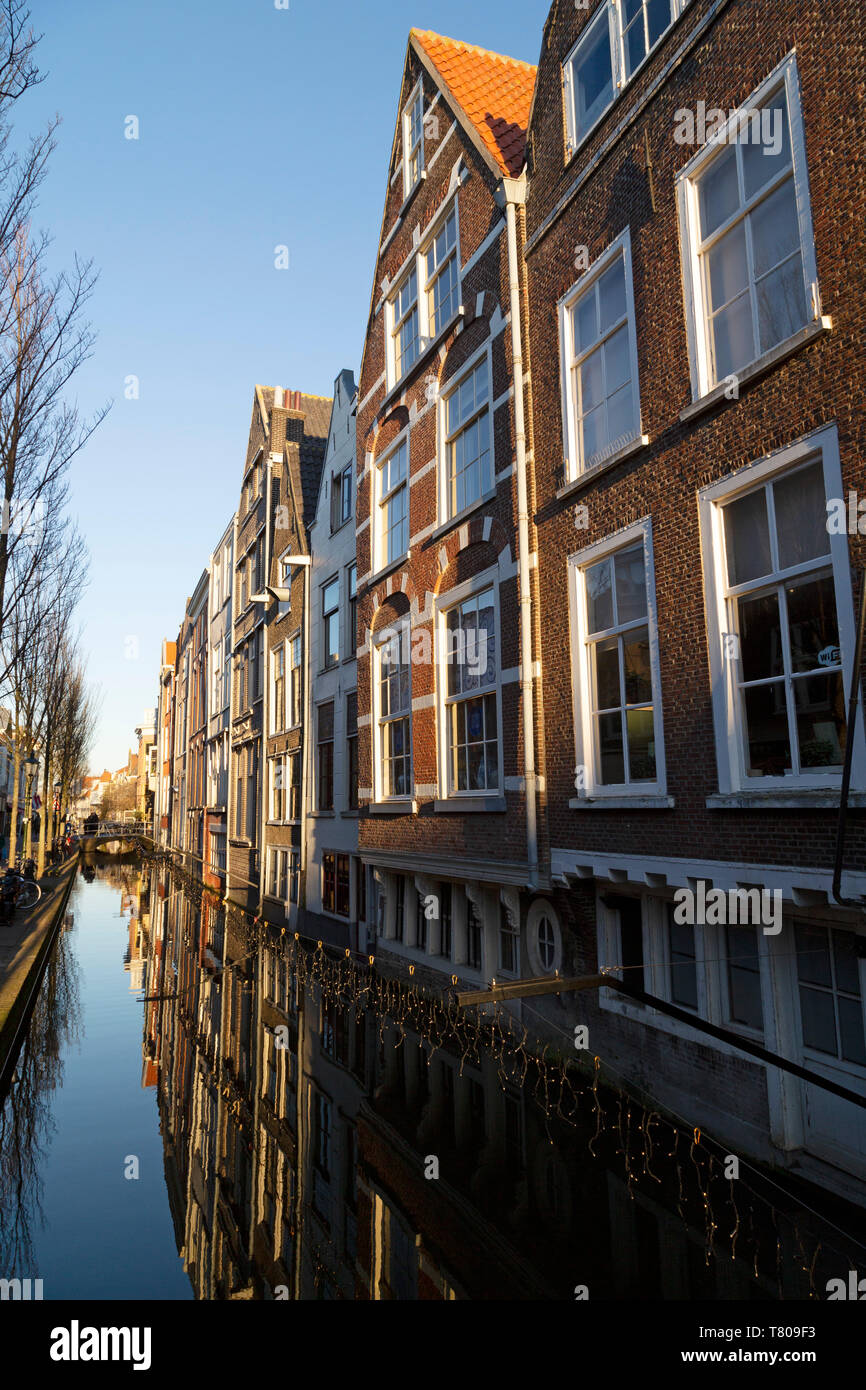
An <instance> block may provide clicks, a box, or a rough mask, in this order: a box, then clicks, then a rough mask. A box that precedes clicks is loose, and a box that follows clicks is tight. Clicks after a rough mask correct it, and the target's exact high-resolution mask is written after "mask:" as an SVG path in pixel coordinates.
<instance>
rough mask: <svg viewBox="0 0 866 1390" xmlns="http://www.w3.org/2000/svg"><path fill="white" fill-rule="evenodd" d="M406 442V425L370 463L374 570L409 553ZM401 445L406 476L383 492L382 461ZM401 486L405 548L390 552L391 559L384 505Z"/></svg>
mask: <svg viewBox="0 0 866 1390" xmlns="http://www.w3.org/2000/svg"><path fill="white" fill-rule="evenodd" d="M409 442H410V441H409V428H408V426H407V428H406V429H404V430H402V431H401V432H400V434H399V435H398V436H397V438H396V439H395V440H394V442H393V443H392V444H391V445H389V447H388V449H387V451H386V452H385V453H384V454H383V455H382V457H381V458H379V459H376V460H375V464H374V467H375V474H374V478H373V487H372V488H371V489H370V492H371V494H372V501H373V518H372V525H373V540H374V545H375V560H374V572H378V571H380V570H384V569H388V568H389V567H390V566H391V565H397V564H399V563H400V561H401V560H402V559H404V558H406V557H407V556H408V555H409V541H410V539H411V527H410V501H411V489H410V472H411V461H412V460H411V453H410V448H409ZM402 448H405V450H406V476H405V478H404V479H403V480H402V482H400V483H397V484H396V485H395V486H394V487H392V488H391V489H390V490H389V491H388V492H387V493H383V490H382V479H383V477H384V471H383V470H384V469H385V467H386V465H387V464H389V463H390V461H391V459H392V458H393V457H394V456H395V454H397V452H398V451H399V450H400V449H402ZM401 488H405V490H406V549H405V550H404V551H402V552H401V554H399V555H394V556H393V557H392V558H391V559H389V558H388V549H387V546H388V528H387V525H386V513H385V507H386V504H387V502H388V501H390V499H391V498H392V497H394V496H396V494H397V492H398V491H399V490H400V489H401Z"/></svg>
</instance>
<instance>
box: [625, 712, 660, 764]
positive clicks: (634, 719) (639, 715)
mask: <svg viewBox="0 0 866 1390" xmlns="http://www.w3.org/2000/svg"><path fill="white" fill-rule="evenodd" d="M626 727H627V730H628V770H629V777H630V779H631V781H632V782H653V781H655V776H656V752H655V725H654V722H653V712H652V710H651V709H630V710H629V711H628V712H627V714H626Z"/></svg>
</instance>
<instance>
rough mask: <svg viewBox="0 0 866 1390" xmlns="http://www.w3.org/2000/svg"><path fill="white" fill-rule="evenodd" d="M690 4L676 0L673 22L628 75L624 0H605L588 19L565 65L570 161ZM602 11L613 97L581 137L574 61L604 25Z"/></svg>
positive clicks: (567, 140)
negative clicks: (576, 113) (577, 125)
mask: <svg viewBox="0 0 866 1390" xmlns="http://www.w3.org/2000/svg"><path fill="white" fill-rule="evenodd" d="M688 5H689V0H673V4H672V9H673V16H672V18H671V21H670V23H669V24H668V25H667V26H666V28H665V30H664V32H663V33H662V34H660V35H659V37H658V39H657V40H656V42H655V43H654V44H653V46H652V48H651V49H650V50H649V52H648V53H645V54H644V56H643V58H642V59H641V61H640V62H639V63H638V65H637V67H636V68H635V69H634V72H632V73H631V74H629V75H628V76H627V75H626V64H625V43H624V38H623V33H624V27H625V26H624V24H623V14H622V4H621V0H602V3H601V4H600V5H599V6H598V8H597V10H596V11H595V13H594V14H593V15H592V16H591V17H590V18H589V19H588V20H587V22H586V24H585V25H584V27H583V28H582V29H581V31H580V34H579V36H578V38H577V41H576V43H575V44H574V46H573V47H572V48H571V49H570V51H569V52H568V54H567V55H566V57H565V59H564V61H563V64H562V92H563V100H564V103H565V132H566V135H565V139H566V149H565V157H566V161H568V160H569V159H571V158H572V156H573V155H574V154H575V153H576V151H577V150H579V149H580V147H581V145H582V144H583V143H584V142H585V141H586V140H588V139H589V138H590V136H591V135H592V133H593V131H594V130H595V129H596V127H597V126H598V124H599V122H600V121H602V120H603V119H604V117H605V116H606V115H607V112H608V111H609V110H610V108H611V107H612V106H613V104H614V102H615V101H616V99H617V97H618V96H619V95H620V93H621V92H622V90H623V88H624V87H627V86H629V84H630V83H631V82H633V81H634V79H635V77H636V76H637V74H638V73H639V72H640V71H641V69H642V68H643V66H644V64H645V63H646V62H647V61H648V60H649V58H650V57H651V56H652V54H653V53H655V51H656V49H657V48H658V46H659V44H661V43H662V42H663V41H664V39H665V37H666V36H667V35H668V34H669V33H670V31H671V29H672V28H673V26H674V25H675V24H676V22H677V20H678V19H679V18H680V16H681V15H682V14H683V13H684V12H685V10H686V9H687V8H688ZM602 13H606V15H607V31H608V42H609V44H610V57H611V63H610V66H611V98H610V101H609V102H608V103H607V105H606V106H605V107H604V108H603V109H602V110H601V111H600V112H599V113H598V115H597V116H596V118H595V120H594V121H593V122H592V124H591V125H590V126H588V127H587V129H586V130H585V131H584V132H583V134H582V135H581V136H580V137H578V135H577V132H576V130H575V120H574V60H575V58H577V57H578V55H579V53H580V50H581V47H582V46H584V44H585V43H586V40H587V38H588V36H589V34H590V32H591V30H592V29H593V28H594V27H595V25H596V24H598V26H599V28H600V27H601V21H600V19H599V16H600V15H601V14H602Z"/></svg>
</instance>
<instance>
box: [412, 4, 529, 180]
mask: <svg viewBox="0 0 866 1390" xmlns="http://www.w3.org/2000/svg"><path fill="white" fill-rule="evenodd" d="M411 37H412V38H413V39H414V40H415V42H416V44H417V45H418V46H419V47H420V48H421V49H422V50H423V52H424V53H425V54H426V55H427V57H428V58H429V60H430V61H431V62H432V63H433V65H434V67H435V68H436V71H437V72H438V74H439V76H440V77H441V79H442V82H443V85H444V86H445V88H446V89H447V91H448V92H449V93H450V95H451V96H452V97H453V99H454V101H455V102H456V104H457V105H458V106H459V107H460V109H461V112H462V114H463V115H465V116H466V117H468V119H469V120H470V121H471V122H472V124H473V125H474V127H475V129H476V131H477V132H478V135H479V136H480V138H481V141H482V143H483V144H484V146H485V148H486V149H487V151H488V152H489V154H490V155H492V156H493V160H494V161H495V163H496V165H497V167H498V168H499V170H500V172H501V173H503V174H505V175H507V176H509V177H511V178H516V177H517V175H518V174H519V173H520V171H521V169H522V168H523V164H524V157H525V150H526V127H527V124H528V121H529V108H530V106H531V105H532V93H533V91H534V89H535V74H536V71H537V69H536V68H535V67H534V66H533V64H532V63H523V62H520V61H519V60H518V59H517V58H506V57H504V56H503V55H502V54H501V53H491V52H490V51H489V50H488V49H486V48H477V47H476V46H475V44H471V43H462V42H461V41H460V40H458V39H446V38H443V37H442V35H441V34H433V33H431V32H430V31H429V30H427V29H413V30H412V31H411Z"/></svg>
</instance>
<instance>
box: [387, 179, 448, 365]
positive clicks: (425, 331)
mask: <svg viewBox="0 0 866 1390" xmlns="http://www.w3.org/2000/svg"><path fill="white" fill-rule="evenodd" d="M452 212H453V214H454V223H455V242H454V250H453V251H452V252H451V253H450V254H449V256H448V258H447V259H448V260H451V258H452V257H453V259H454V263H455V266H456V268H457V307H456V308H455V310H454V312H453V314H451V316H450V317H449V318H448V319H447V320H446V321H445V322H444V323H442V324H440V326H439V327H438V329H437V330H436V334H435V338H436V340H438V339H439V338H441V337H443V336H444V334H446V333H447V332H448V330H449V328H450V327H451V325H452V324H453V323H454V322H455V320H456V319H458V318H459V317H460V315H461V313H462V311H463V271H462V253H461V239H460V199H459V196H458V195H457V194H456V193H455V194H453V195H450V194H449V195H447V196H446V198H445V200H444V201H443V202H442V204H441V205H440V207H439V208H437V210H436V212H435V213H434V215H433V217H432V219H431V221H430V223H429V225H428V227H427V229H426V231H425V233H424V236H423V238H422V239H421V241H420V242H419V243H418V245H417V246H416V247H413V249H412V252H411V254H410V255H409V256H408V258H407V259H406V261H404V263H403V265H402V266H401V267H400V270H399V273H398V275H397V276H396V278H395V281H394V287H393V289H391V290H390V291H389V293H388V298H387V299H386V301H385V340H386V342H385V374H386V380H387V387H388V390H390V389H391V388H392V387H394V386H396V385H397V383H398V382H399V381H402V380H403V379H404V378H405V377H406V376H408V375H409V374H410V373H411V372H413V371H414V370H415V367H416V366H417V364H418V362H419V361H420V359H421V358H422V357H423V355H424V353H425V352H426V351H427V349H428V348H429V346H430V344H431V343H432V342H433V341H434V335H433V333H432V331H431V328H430V322H431V320H430V293H429V292H430V290H431V289H432V286H433V283H434V281H435V280H436V279H437V278H438V275H439V271H436V272H434V274H433V276H432V278H431V279H430V280H428V277H427V253H428V252H429V250H430V248H431V246H432V245H433V243H434V242H435V240H436V237H437V236H438V235H439V233H440V232H441V231H442V229H443V226H444V224H445V222H446V221H447V219H448V218H449V217H450V216H451V213H452ZM413 271H414V272H415V292H416V297H415V301H414V303H415V306H416V312H417V314H418V352H417V355H416V357H415V359H414V361H413V362H412V363H411V364H410V366H408V367H403V368H402V369H401V371H400V372H399V374H398V372H397V351H396V341H395V340H396V327H397V319H396V311H397V297H398V295H399V293H400V291H401V289H402V288H403V286H404V285H405V284H406V281H407V280H408V278H409V276H410V275H411V274H412V272H413ZM403 317H404V318H405V317H406V315H404V316H403Z"/></svg>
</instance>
